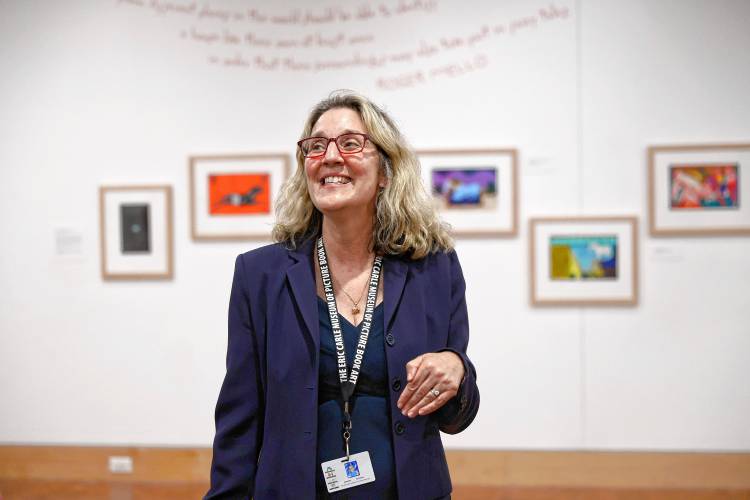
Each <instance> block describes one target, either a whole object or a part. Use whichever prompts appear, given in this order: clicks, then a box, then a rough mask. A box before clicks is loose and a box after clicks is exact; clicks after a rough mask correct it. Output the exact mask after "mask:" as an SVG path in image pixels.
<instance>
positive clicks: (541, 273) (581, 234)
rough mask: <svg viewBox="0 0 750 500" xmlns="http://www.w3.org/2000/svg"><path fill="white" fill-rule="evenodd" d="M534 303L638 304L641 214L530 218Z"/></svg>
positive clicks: (531, 292) (569, 304) (531, 285)
mask: <svg viewBox="0 0 750 500" xmlns="http://www.w3.org/2000/svg"><path fill="white" fill-rule="evenodd" d="M529 266H530V269H529V271H530V288H529V291H530V301H531V305H532V306H634V305H636V304H637V303H638V219H637V217H635V216H602V217H536V218H531V219H529Z"/></svg>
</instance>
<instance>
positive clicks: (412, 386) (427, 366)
mask: <svg viewBox="0 0 750 500" xmlns="http://www.w3.org/2000/svg"><path fill="white" fill-rule="evenodd" d="M435 375H436V374H435V370H434V368H433V367H432V366H431V363H430V361H429V360H425V361H422V364H421V365H420V366H419V368H418V369H417V373H416V374H415V375H414V378H413V379H412V381H411V382H409V383H408V384H407V385H406V389H404V391H403V394H402V396H404V397H405V399H404V401H403V404H402V405H401V412H402V413H403V414H404V415H406V414H408V413H409V410H411V408H412V407H413V406H414V405H416V404H417V403H419V401H420V400H422V398H424V397H425V396H426V395H427V392H429V391H431V390H432V388H433V387H435V385H437V383H438V382H439V380H438V379H437V378H436V377H435Z"/></svg>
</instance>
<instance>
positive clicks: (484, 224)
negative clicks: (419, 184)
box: [417, 149, 518, 236]
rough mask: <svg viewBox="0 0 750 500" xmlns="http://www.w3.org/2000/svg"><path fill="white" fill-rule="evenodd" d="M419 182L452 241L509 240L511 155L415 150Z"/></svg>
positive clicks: (513, 199) (513, 211)
mask: <svg viewBox="0 0 750 500" xmlns="http://www.w3.org/2000/svg"><path fill="white" fill-rule="evenodd" d="M417 156H418V157H419V162H420V164H421V167H422V178H423V180H424V183H425V185H426V187H427V189H428V191H429V192H430V193H431V195H432V199H433V202H434V203H435V206H436V207H437V209H438V211H439V212H440V216H441V217H442V218H443V220H445V221H446V222H447V223H448V224H450V225H451V228H452V232H453V234H455V235H457V236H515V235H516V233H517V226H518V219H517V217H518V215H517V214H518V210H517V207H518V189H517V183H518V178H517V163H518V153H517V151H516V150H515V149H486V150H420V151H417Z"/></svg>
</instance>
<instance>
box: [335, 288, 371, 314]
mask: <svg viewBox="0 0 750 500" xmlns="http://www.w3.org/2000/svg"><path fill="white" fill-rule="evenodd" d="M367 283H368V282H367V281H365V287H364V288H363V289H362V293H360V294H359V298H358V299H357V300H356V301H355V300H354V299H353V298H352V296H351V295H349V294H348V293H346V290H344V287H341V291H342V292H344V295H346V297H347V298H348V299H349V301H350V302H351V303H352V304H354V307H352V316H356V315H357V314H359V301H360V300H362V297H364V295H365V290H367Z"/></svg>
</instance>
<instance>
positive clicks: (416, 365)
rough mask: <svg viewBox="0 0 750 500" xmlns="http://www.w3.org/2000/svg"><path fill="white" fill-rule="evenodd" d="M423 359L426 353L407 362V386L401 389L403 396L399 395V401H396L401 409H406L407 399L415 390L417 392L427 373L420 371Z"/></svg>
mask: <svg viewBox="0 0 750 500" xmlns="http://www.w3.org/2000/svg"><path fill="white" fill-rule="evenodd" d="M423 360H424V354H422V355H421V356H417V357H416V358H414V359H412V360H411V361H409V362H408V363H406V387H404V390H403V391H401V396H399V398H398V402H397V403H396V406H398V408H399V409H400V410H403V409H404V405H406V403H407V401H409V400H410V399H411V397H412V396H413V395H414V392H416V390H417V388H418V387H419V386H420V385H421V384H422V382H423V380H424V378H425V376H426V375H427V374H426V373H420V371H419V369H420V367H421V366H422V362H423Z"/></svg>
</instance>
